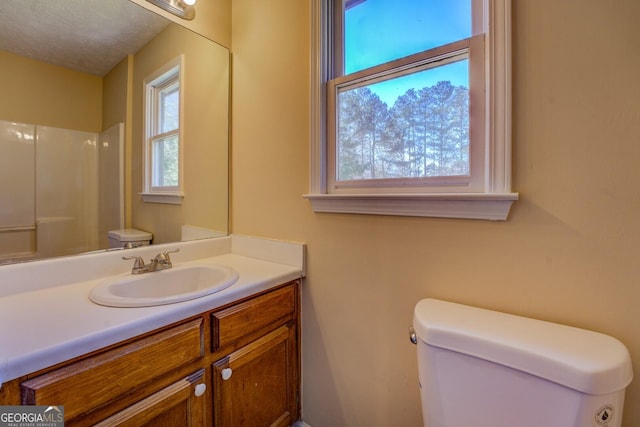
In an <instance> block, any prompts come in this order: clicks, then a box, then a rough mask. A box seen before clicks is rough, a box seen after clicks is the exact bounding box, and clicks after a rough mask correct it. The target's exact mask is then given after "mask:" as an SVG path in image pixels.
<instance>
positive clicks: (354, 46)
mask: <svg viewBox="0 0 640 427" xmlns="http://www.w3.org/2000/svg"><path fill="white" fill-rule="evenodd" d="M312 15H313V16H312V30H313V40H312V42H313V46H312V74H313V75H312V79H313V80H312V81H313V82H314V83H315V86H314V87H313V88H312V93H311V95H312V96H311V98H312V107H311V109H312V123H311V143H312V155H311V157H312V164H311V185H310V187H311V188H310V194H307V195H306V196H305V197H307V198H308V199H309V200H310V201H311V203H312V206H313V208H314V210H315V211H317V212H350V213H369V214H390V215H409V216H438V217H452V218H478V219H506V217H507V214H508V212H509V209H510V207H511V204H512V203H513V201H514V200H516V199H517V198H518V195H517V194H516V193H511V191H510V156H511V152H510V138H511V135H510V107H511V105H510V99H511V95H510V52H509V51H510V0H449V1H446V2H442V1H437V0H420V1H418V0H413V1H412V0H327V1H323V0H315V1H314V3H313V10H312Z"/></svg>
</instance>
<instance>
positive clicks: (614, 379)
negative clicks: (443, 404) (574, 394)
mask: <svg viewBox="0 0 640 427" xmlns="http://www.w3.org/2000/svg"><path fill="white" fill-rule="evenodd" d="M413 327H414V329H415V331H416V334H417V336H418V337H419V338H420V340H421V341H423V342H425V343H427V344H429V345H431V346H435V347H440V348H444V349H447V350H452V351H455V352H459V353H463V354H467V355H469V356H474V357H478V358H481V359H484V360H488V361H491V362H494V363H498V364H501V365H504V366H508V367H511V368H514V369H518V370H520V371H523V372H527V373H529V374H532V375H535V376H538V377H540V378H544V379H546V380H549V381H553V382H556V383H558V384H562V385H564V386H566V387H570V388H572V389H574V390H578V391H581V392H583V393H587V394H606V393H611V392H614V391H618V390H621V389H623V388H625V387H626V386H627V385H629V383H630V382H631V379H632V378H633V372H632V370H631V358H630V356H629V351H628V350H627V348H626V347H625V346H624V344H622V343H621V342H620V341H618V340H617V339H615V338H613V337H610V336H608V335H604V334H601V333H598V332H593V331H588V330H585V329H579V328H574V327H571V326H565V325H560V324H557V323H550V322H545V321H542V320H535V319H530V318H527V317H521V316H515V315H511V314H506V313H501V312H497V311H491V310H485V309H481V308H476V307H470V306H466V305H462V304H456V303H451V302H446V301H441V300H436V299H424V300H421V301H419V302H418V304H417V305H416V307H415V310H414V316H413Z"/></svg>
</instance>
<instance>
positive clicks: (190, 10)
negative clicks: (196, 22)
mask: <svg viewBox="0 0 640 427" xmlns="http://www.w3.org/2000/svg"><path fill="white" fill-rule="evenodd" d="M147 1H148V2H149V3H153V4H155V5H156V6H158V7H159V8H161V9H164V10H166V11H167V12H169V13H173V14H174V15H176V16H179V17H180V18H182V19H188V20H192V19H193V18H195V17H196V8H195V7H194V5H195V4H196V0H147Z"/></svg>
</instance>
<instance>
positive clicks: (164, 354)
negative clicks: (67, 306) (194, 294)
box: [21, 319, 204, 420]
mask: <svg viewBox="0 0 640 427" xmlns="http://www.w3.org/2000/svg"><path fill="white" fill-rule="evenodd" d="M202 357H204V344H203V329H202V319H195V320H192V321H189V322H185V323H183V324H180V325H178V326H175V327H172V328H170V329H167V330H165V331H162V332H158V333H156V334H153V335H150V336H148V337H146V338H143V339H141V340H138V341H134V342H131V343H128V344H125V345H123V346H120V347H117V348H114V349H112V350H109V351H106V352H104V353H100V354H97V355H95V356H91V357H89V358H87V359H84V360H81V361H79V362H77V363H74V364H71V365H69V366H65V367H63V368H60V369H57V370H55V371H52V372H49V373H46V374H44V375H41V376H39V377H36V378H33V379H31V380H28V381H25V382H23V383H22V385H21V388H22V403H23V404H27V405H64V407H65V408H64V409H65V418H67V419H68V420H70V419H73V418H75V417H76V416H78V415H80V414H83V413H87V412H89V411H91V410H93V409H95V408H98V407H100V406H102V405H105V404H107V403H108V402H110V401H112V400H114V399H116V398H118V397H119V396H122V395H124V394H126V393H127V392H129V391H130V390H132V389H135V388H136V387H138V386H141V385H143V384H145V383H147V382H149V381H151V380H153V379H154V378H155V377H157V376H158V375H159V374H162V373H166V372H170V371H171V370H173V369H175V368H179V367H181V366H184V365H186V364H188V363H191V362H193V361H195V360H198V359H200V358H202Z"/></svg>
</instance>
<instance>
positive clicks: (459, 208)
mask: <svg viewBox="0 0 640 427" xmlns="http://www.w3.org/2000/svg"><path fill="white" fill-rule="evenodd" d="M304 197H305V198H306V199H309V201H310V202H311V206H312V208H313V210H314V212H333V213H355V214H372V215H399V216H421V217H436V218H466V219H485V220H493V221H500V220H501V221H504V220H506V219H507V216H508V215H509V210H510V209H511V205H512V204H513V202H515V201H516V200H518V193H472V194H448V193H440V194H305V195H304Z"/></svg>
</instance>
